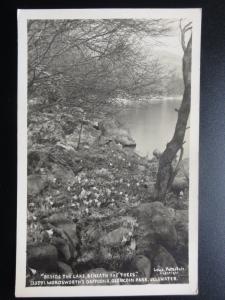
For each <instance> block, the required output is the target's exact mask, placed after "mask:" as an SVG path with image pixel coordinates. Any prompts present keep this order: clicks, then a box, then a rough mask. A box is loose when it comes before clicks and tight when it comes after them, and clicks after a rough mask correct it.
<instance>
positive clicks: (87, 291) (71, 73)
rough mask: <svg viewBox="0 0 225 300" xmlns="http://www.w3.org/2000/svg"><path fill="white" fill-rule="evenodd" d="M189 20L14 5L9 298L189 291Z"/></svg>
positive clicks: (193, 228) (192, 283)
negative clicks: (13, 251) (13, 235)
mask: <svg viewBox="0 0 225 300" xmlns="http://www.w3.org/2000/svg"><path fill="white" fill-rule="evenodd" d="M200 32H201V10H200V9H83V10H78V9H76V10H19V11H18V36H19V39H18V45H19V46H18V191H17V193H18V200H17V201H18V210H17V213H18V217H17V266H16V295H17V296H20V297H21V296H23V297H27V296H29V297H37V296H38V297H41V296H74V297H75V296H101V295H105V296H110V295H112V296H113V295H121V296H122V295H170V294H174V295H176V294H197V293H198V150H199V140H198V139H199V136H198V132H199V77H200Z"/></svg>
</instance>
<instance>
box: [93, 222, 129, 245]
mask: <svg viewBox="0 0 225 300" xmlns="http://www.w3.org/2000/svg"><path fill="white" fill-rule="evenodd" d="M129 232H130V230H129V229H128V228H125V227H120V228H117V229H115V230H113V231H110V232H109V233H107V234H106V235H104V236H103V237H101V238H100V239H99V243H100V245H101V246H107V247H113V246H120V245H121V244H122V243H123V241H124V240H125V239H129V238H128V237H129Z"/></svg>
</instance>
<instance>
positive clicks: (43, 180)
mask: <svg viewBox="0 0 225 300" xmlns="http://www.w3.org/2000/svg"><path fill="white" fill-rule="evenodd" d="M48 184H49V181H48V177H47V176H46V175H37V174H32V175H29V176H27V195H28V196H35V195H37V194H40V193H41V192H42V190H43V189H44V188H45V187H46V186H47V185H48Z"/></svg>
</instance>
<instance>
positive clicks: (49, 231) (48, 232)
mask: <svg viewBox="0 0 225 300" xmlns="http://www.w3.org/2000/svg"><path fill="white" fill-rule="evenodd" d="M46 232H47V234H48V236H49V237H52V235H53V230H52V229H49V230H46Z"/></svg>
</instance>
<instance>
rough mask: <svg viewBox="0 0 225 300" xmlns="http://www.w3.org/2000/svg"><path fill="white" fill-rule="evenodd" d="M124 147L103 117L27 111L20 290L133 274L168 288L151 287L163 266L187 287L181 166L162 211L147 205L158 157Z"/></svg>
mask: <svg viewBox="0 0 225 300" xmlns="http://www.w3.org/2000/svg"><path fill="white" fill-rule="evenodd" d="M81 124H82V125H81ZM81 126H82V132H81ZM80 132H81V138H80V142H79V133H80ZM78 144H79V147H78ZM134 147H135V142H134V141H133V140H132V138H131V137H130V135H129V133H128V131H127V130H126V129H124V128H122V127H121V125H120V124H119V123H118V122H117V121H116V120H115V118H114V117H113V116H112V115H111V116H110V117H109V115H108V114H107V113H106V112H105V111H104V112H103V111H102V110H101V113H100V112H97V113H96V114H93V113H92V112H91V111H89V112H88V110H85V109H81V108H76V107H70V108H68V107H63V106H56V107H54V108H49V109H48V110H45V111H40V110H37V109H35V107H34V108H32V107H31V108H30V109H29V117H28V201H27V220H28V222H27V224H28V228H27V285H30V282H31V280H34V279H39V278H40V276H41V274H42V273H45V274H78V273H79V274H81V273H82V274H85V276H86V275H87V274H92V273H93V274H95V273H96V274H98V273H101V274H103V273H113V272H117V273H118V272H121V274H124V273H125V272H137V274H139V276H140V277H145V278H148V279H152V282H153V283H156V282H160V283H168V282H164V281H160V280H159V275H160V276H161V275H163V273H162V272H163V271H165V270H166V268H172V269H171V270H175V271H176V270H178V269H179V270H181V271H180V272H178V274H177V276H176V278H177V279H176V280H177V281H176V282H177V283H181V282H187V280H188V192H187V190H188V180H187V178H188V167H187V166H188V162H187V161H183V164H181V168H180V170H179V172H178V174H177V176H176V178H175V180H174V185H173V191H171V192H170V193H168V195H167V198H166V202H165V203H164V204H163V203H160V202H156V201H154V197H153V196H154V195H153V193H154V184H155V181H156V174H157V168H158V159H157V158H156V157H154V158H153V159H152V160H148V159H147V158H143V157H140V156H139V155H137V154H136V153H135V151H134ZM184 187H185V188H184ZM160 269H161V272H160ZM162 270H163V271H162ZM168 274H171V273H167V275H168ZM121 276H123V275H121ZM163 276H164V277H165V276H166V274H164V275H163ZM161 277H162V276H161Z"/></svg>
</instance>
